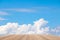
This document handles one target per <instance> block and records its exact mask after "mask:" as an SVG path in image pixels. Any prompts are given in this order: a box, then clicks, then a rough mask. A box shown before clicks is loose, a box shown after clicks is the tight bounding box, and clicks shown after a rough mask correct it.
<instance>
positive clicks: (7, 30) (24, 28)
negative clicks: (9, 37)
mask: <svg viewBox="0 0 60 40" xmlns="http://www.w3.org/2000/svg"><path fill="white" fill-rule="evenodd" d="M47 23H48V22H47V21H45V20H44V19H43V18H41V19H39V20H37V21H34V24H33V25H32V24H23V25H19V24H18V23H7V24H6V25H2V26H0V35H2V34H44V33H46V32H47V31H49V29H48V27H45V28H41V27H43V26H45V25H47Z"/></svg>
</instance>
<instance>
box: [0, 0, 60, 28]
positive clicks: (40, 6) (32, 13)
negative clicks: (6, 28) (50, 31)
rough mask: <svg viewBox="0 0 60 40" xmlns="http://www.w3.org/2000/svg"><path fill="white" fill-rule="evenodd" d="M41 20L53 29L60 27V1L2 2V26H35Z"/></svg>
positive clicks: (28, 0) (0, 16)
mask: <svg viewBox="0 0 60 40" xmlns="http://www.w3.org/2000/svg"><path fill="white" fill-rule="evenodd" d="M40 18H44V19H45V20H47V21H48V25H49V26H50V27H51V28H52V27H56V26H60V0H0V25H4V24H6V23H8V22H17V23H19V24H33V21H35V20H38V19H40Z"/></svg>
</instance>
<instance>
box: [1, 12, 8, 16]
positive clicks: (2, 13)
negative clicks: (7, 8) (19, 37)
mask: <svg viewBox="0 0 60 40" xmlns="http://www.w3.org/2000/svg"><path fill="white" fill-rule="evenodd" d="M0 15H8V13H7V12H3V11H0Z"/></svg>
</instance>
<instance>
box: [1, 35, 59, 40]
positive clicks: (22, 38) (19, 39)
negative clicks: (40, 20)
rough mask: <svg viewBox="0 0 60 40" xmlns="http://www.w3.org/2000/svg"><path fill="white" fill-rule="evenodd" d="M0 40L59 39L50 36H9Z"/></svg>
mask: <svg viewBox="0 0 60 40" xmlns="http://www.w3.org/2000/svg"><path fill="white" fill-rule="evenodd" d="M0 40H60V37H57V36H52V35H9V36H4V37H0Z"/></svg>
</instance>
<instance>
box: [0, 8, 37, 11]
mask: <svg viewBox="0 0 60 40" xmlns="http://www.w3.org/2000/svg"><path fill="white" fill-rule="evenodd" d="M1 10H7V11H8V10H9V11H16V12H36V10H34V9H26V8H13V9H1Z"/></svg>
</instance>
